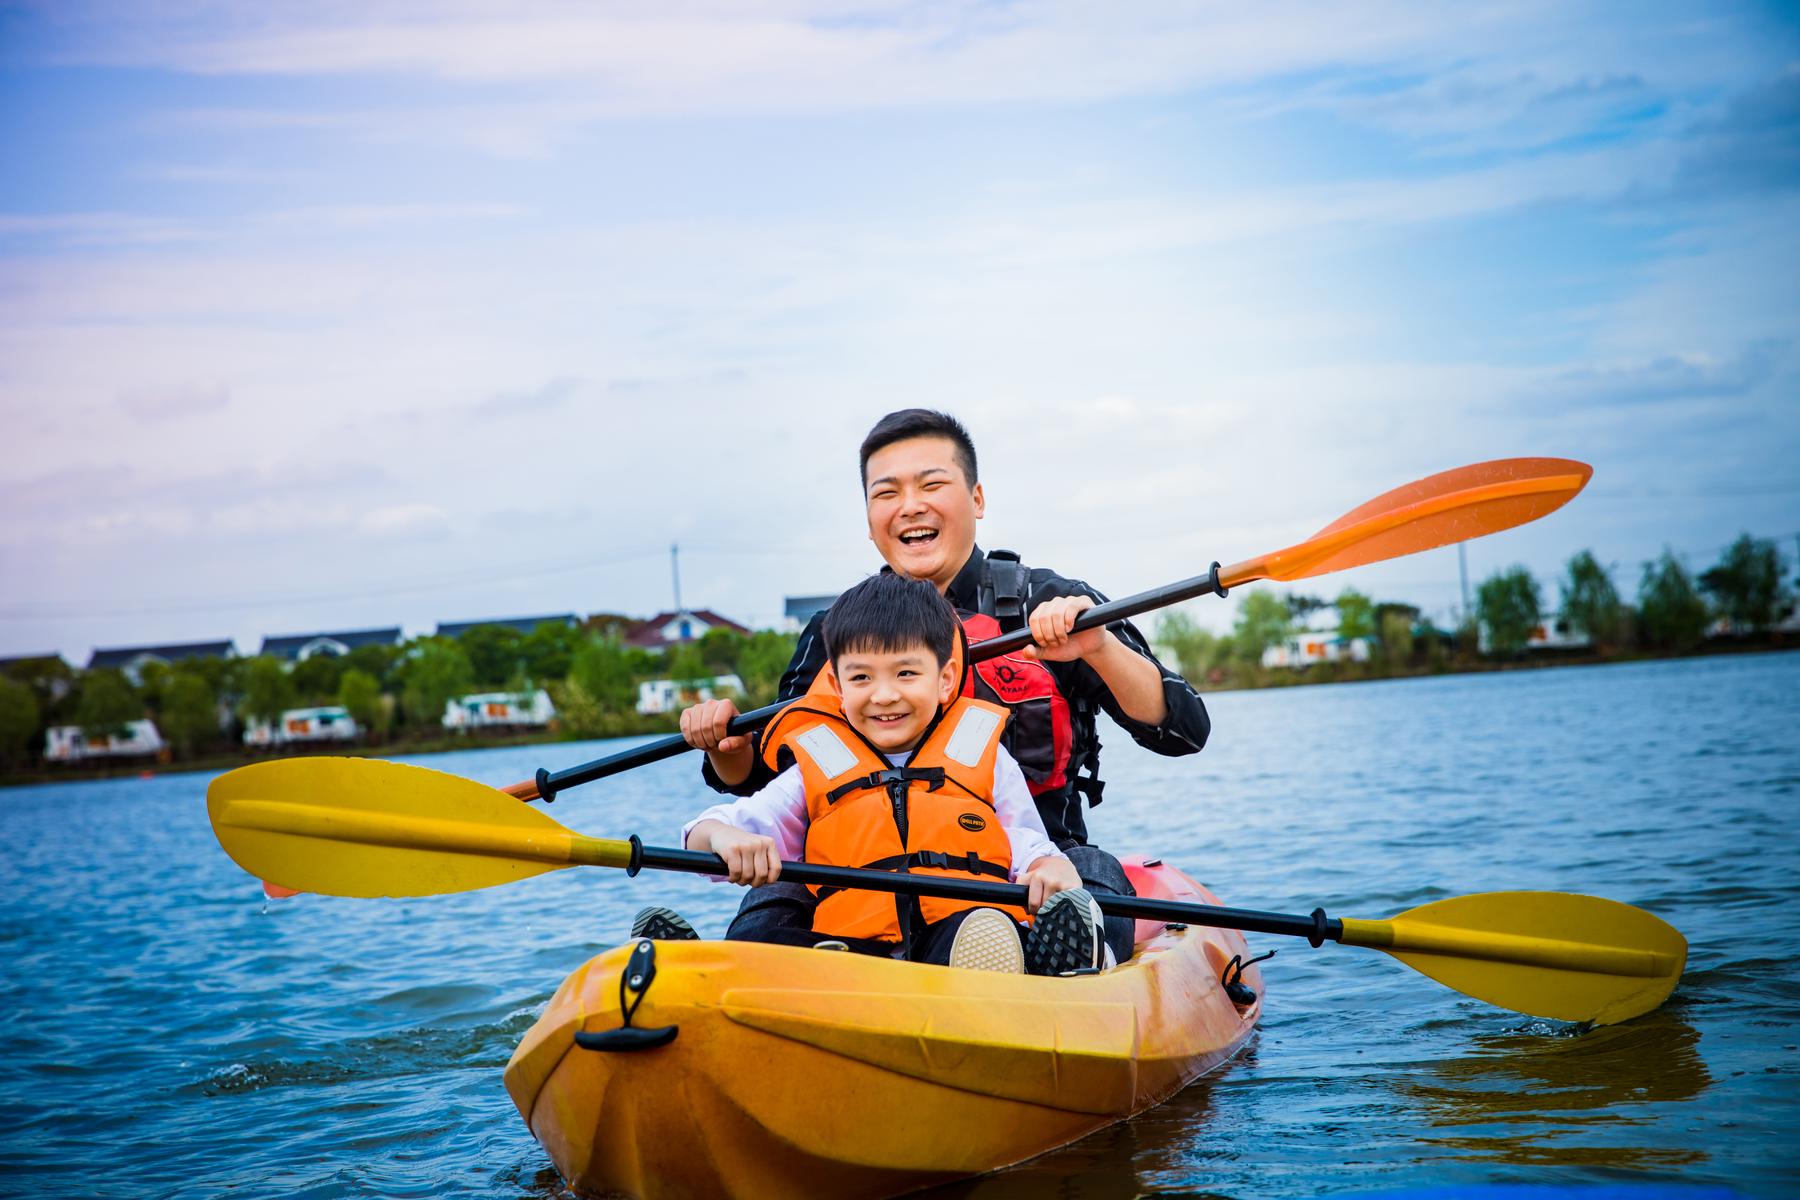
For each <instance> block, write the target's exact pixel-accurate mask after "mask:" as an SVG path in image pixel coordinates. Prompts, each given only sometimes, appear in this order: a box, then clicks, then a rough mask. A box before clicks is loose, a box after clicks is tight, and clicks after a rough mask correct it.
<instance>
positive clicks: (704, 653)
mask: <svg viewBox="0 0 1800 1200" xmlns="http://www.w3.org/2000/svg"><path fill="white" fill-rule="evenodd" d="M748 641H749V639H748V638H746V637H745V636H744V635H743V634H741V633H739V632H737V631H736V630H735V629H709V630H707V631H706V632H705V633H703V634H701V635H700V642H699V647H700V657H701V658H702V659H703V660H704V661H705V664H706V669H705V670H704V671H702V672H701V674H703V675H728V674H735V673H736V672H737V669H738V661H739V659H741V658H742V657H743V654H744V646H745V644H746V643H747V642H748Z"/></svg>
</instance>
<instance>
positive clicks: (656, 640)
mask: <svg viewBox="0 0 1800 1200" xmlns="http://www.w3.org/2000/svg"><path fill="white" fill-rule="evenodd" d="M715 629H728V630H730V631H731V632H733V633H741V634H744V635H746V636H748V635H749V633H750V631H749V630H748V629H746V628H744V627H743V626H742V625H739V624H738V623H737V622H736V621H733V620H731V619H729V618H727V617H721V616H720V615H719V614H718V613H716V612H714V611H713V610H712V609H710V608H684V609H680V610H677V611H675V612H660V613H657V614H656V615H655V616H654V617H651V618H650V619H649V620H648V621H639V622H638V623H637V624H636V625H634V626H632V628H631V630H630V632H628V633H627V634H626V635H625V644H626V645H627V646H637V647H640V648H642V649H645V650H661V649H663V648H664V647H667V646H679V645H680V644H681V643H683V642H691V641H695V640H697V639H699V638H702V637H705V636H706V635H707V634H708V633H710V632H712V631H713V630H715Z"/></svg>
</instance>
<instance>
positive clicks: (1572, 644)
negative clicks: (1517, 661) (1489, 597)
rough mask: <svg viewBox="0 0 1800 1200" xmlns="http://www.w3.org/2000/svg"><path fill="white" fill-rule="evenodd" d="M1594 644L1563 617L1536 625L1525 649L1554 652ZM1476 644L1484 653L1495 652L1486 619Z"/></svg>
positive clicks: (1585, 647) (1526, 642)
mask: <svg viewBox="0 0 1800 1200" xmlns="http://www.w3.org/2000/svg"><path fill="white" fill-rule="evenodd" d="M1593 644H1594V639H1593V638H1590V637H1589V636H1588V635H1587V634H1585V633H1581V632H1579V631H1578V630H1576V629H1575V628H1574V626H1572V625H1570V624H1569V623H1568V622H1567V621H1565V620H1563V619H1562V618H1561V617H1558V618H1556V619H1555V620H1552V621H1546V622H1544V623H1542V624H1540V625H1537V626H1534V627H1533V628H1532V631H1531V633H1530V634H1528V635H1527V636H1526V638H1525V649H1526V651H1527V652H1528V653H1529V652H1530V651H1533V650H1543V651H1552V652H1554V651H1570V650H1587V649H1591V648H1592V647H1593ZM1475 646H1476V649H1478V650H1480V651H1481V653H1483V654H1492V653H1493V639H1492V637H1491V636H1490V635H1489V634H1488V627H1487V622H1486V621H1483V622H1482V623H1481V628H1480V630H1479V631H1478V632H1477V634H1476V637H1475Z"/></svg>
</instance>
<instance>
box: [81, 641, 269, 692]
mask: <svg viewBox="0 0 1800 1200" xmlns="http://www.w3.org/2000/svg"><path fill="white" fill-rule="evenodd" d="M236 653H237V647H235V646H234V645H232V644H231V643H230V642H229V641H224V642H183V643H181V644H179V645H173V646H120V647H117V648H115V649H111V650H96V651H94V656H93V657H92V658H90V659H88V665H87V669H88V670H90V671H98V670H105V669H109V668H111V669H117V670H120V671H123V672H124V673H125V678H127V679H129V680H131V682H132V683H133V684H140V683H142V682H143V681H144V680H143V670H144V667H145V666H147V665H149V664H150V663H153V662H154V663H161V664H163V665H164V666H165V667H166V666H172V665H173V664H175V663H178V662H185V661H187V660H189V659H194V658H230V657H232V656H233V655H234V654H236Z"/></svg>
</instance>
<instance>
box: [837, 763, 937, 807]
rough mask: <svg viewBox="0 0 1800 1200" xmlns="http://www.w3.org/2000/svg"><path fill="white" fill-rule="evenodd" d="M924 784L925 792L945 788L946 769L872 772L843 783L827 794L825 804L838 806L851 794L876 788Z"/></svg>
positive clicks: (904, 768)
mask: <svg viewBox="0 0 1800 1200" xmlns="http://www.w3.org/2000/svg"><path fill="white" fill-rule="evenodd" d="M915 782H917V783H924V784H925V785H926V787H925V790H926V791H928V792H935V791H937V790H938V789H939V788H941V787H943V786H944V768H942V767H889V768H888V769H887V770H885V771H871V772H870V773H869V774H867V775H864V776H863V777H862V778H861V779H852V780H851V781H850V782H849V783H841V784H839V785H838V786H837V787H834V788H832V789H831V790H830V791H829V792H826V793H825V803H827V804H836V803H837V802H838V801H839V800H842V799H843V798H844V797H845V796H848V795H849V794H850V793H851V792H867V791H871V790H873V789H875V788H884V787H888V786H890V785H892V784H896V783H915Z"/></svg>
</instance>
